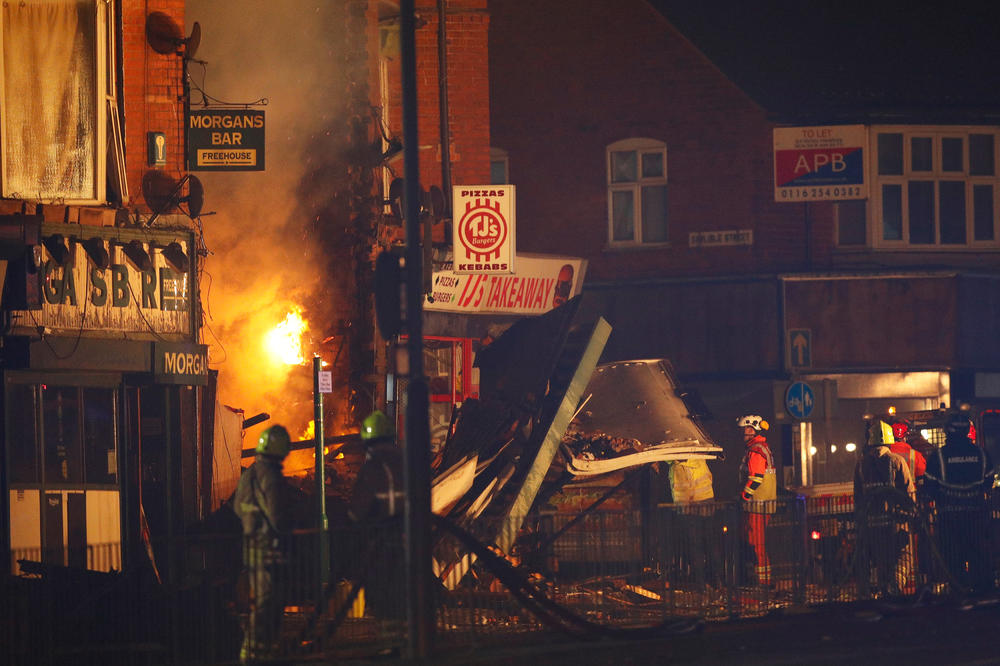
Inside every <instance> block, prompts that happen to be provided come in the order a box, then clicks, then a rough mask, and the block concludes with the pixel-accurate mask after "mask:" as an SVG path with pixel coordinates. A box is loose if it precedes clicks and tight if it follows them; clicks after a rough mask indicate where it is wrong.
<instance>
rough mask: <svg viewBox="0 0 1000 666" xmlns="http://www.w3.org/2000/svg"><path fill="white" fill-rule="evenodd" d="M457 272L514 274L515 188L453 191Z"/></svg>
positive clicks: (480, 187)
mask: <svg viewBox="0 0 1000 666" xmlns="http://www.w3.org/2000/svg"><path fill="white" fill-rule="evenodd" d="M452 218H453V220H452V243H453V246H454V253H455V261H454V272H455V273H487V274H504V275H507V274H510V273H513V272H514V247H515V245H514V186H513V185H456V186H455V187H454V188H452Z"/></svg>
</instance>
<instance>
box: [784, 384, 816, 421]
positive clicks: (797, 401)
mask: <svg viewBox="0 0 1000 666" xmlns="http://www.w3.org/2000/svg"><path fill="white" fill-rule="evenodd" d="M815 404H816V398H815V396H814V395H813V390H812V389H811V388H810V387H809V384H806V383H805V382H792V383H791V384H789V385H788V389H787V390H786V391H785V409H787V410H788V413H789V414H791V415H792V416H793V417H795V418H797V419H807V418H809V415H810V414H812V411H813V406H814V405H815Z"/></svg>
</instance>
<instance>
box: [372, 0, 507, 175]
mask: <svg viewBox="0 0 1000 666" xmlns="http://www.w3.org/2000/svg"><path fill="white" fill-rule="evenodd" d="M416 5H417V8H416V12H417V25H418V29H417V34H416V51H417V54H416V55H417V133H418V137H419V144H420V184H421V185H422V186H423V187H424V189H427V187H428V186H430V185H438V186H440V185H441V181H442V174H441V148H440V146H441V140H440V137H441V131H440V129H441V128H440V117H441V115H440V95H439V87H438V73H439V67H438V15H437V3H436V2H435V1H434V0H418V1H417V3H416ZM447 5H448V14H447V16H448V18H447V23H446V27H447V33H448V34H447V41H448V48H447V60H448V72H447V74H448V110H449V113H448V117H449V129H450V135H451V136H450V142H451V157H452V163H451V181H452V184H462V183H464V184H474V183H476V184H478V183H488V182H489V148H490V115H489V114H490V109H489V86H488V80H489V73H488V53H487V46H488V44H487V42H488V30H489V15H488V14H487V12H486V0H449V1H448V3H447ZM387 73H388V80H389V86H388V87H389V91H390V99H389V100H387V108H388V111H389V124H390V131H391V132H392V133H393V134H395V135H397V136H399V137H400V138H402V133H403V129H402V107H401V76H400V62H399V57H398V55H395V56H393V57H392V60H391V61H390V62H389V63H388V71H387ZM391 166H392V167H393V169H394V170H395V171H396V173H397V175H399V176H402V175H403V160H402V157H400V158H397V159H396V160H394V161H393V162H392V163H391Z"/></svg>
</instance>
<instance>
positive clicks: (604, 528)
mask: <svg viewBox="0 0 1000 666" xmlns="http://www.w3.org/2000/svg"><path fill="white" fill-rule="evenodd" d="M895 499H899V498H895ZM875 507H878V510H875ZM501 531H502V524H501V523H500V521H490V520H483V519H480V520H477V521H475V523H473V524H472V527H471V529H470V530H469V531H466V530H463V529H461V528H460V527H457V526H452V525H450V524H446V523H444V522H440V521H439V522H438V523H437V524H436V525H435V533H434V543H435V551H434V567H435V573H436V575H437V576H438V578H439V581H440V583H441V584H440V585H439V586H438V594H437V596H436V599H435V602H436V610H435V612H436V614H437V618H438V622H437V626H438V643H439V644H440V645H442V646H445V647H447V646H449V645H454V644H457V643H461V642H464V641H468V640H475V641H477V642H482V641H484V640H488V639H489V638H491V637H494V638H498V639H503V638H505V637H509V636H510V635H511V634H512V633H524V632H545V631H551V630H553V629H560V630H567V631H573V630H578V631H583V632H585V633H586V634H587V635H595V634H599V633H600V632H601V631H608V632H612V631H619V632H620V631H625V630H635V629H637V628H642V627H649V626H653V625H660V626H662V625H663V623H664V622H670V621H675V620H678V619H679V618H692V619H696V620H698V621H703V620H712V619H727V618H736V617H750V616H754V615H759V614H762V613H764V612H768V611H770V610H773V609H775V608H780V607H783V606H796V605H798V606H801V605H818V604H829V603H847V602H854V601H860V600H868V599H876V598H883V597H885V598H888V597H899V598H905V597H908V596H912V595H917V594H928V593H929V594H939V595H940V594H956V595H962V596H965V595H970V594H976V593H983V592H988V591H992V590H994V589H995V587H996V581H997V577H998V573H1000V561H998V555H1000V548H998V544H1000V504H997V503H995V502H994V503H993V504H990V505H987V506H983V507H979V508H974V507H959V508H955V507H948V508H945V507H935V506H934V505H933V504H932V503H929V502H918V503H917V504H912V503H907V501H899V502H895V503H893V502H881V503H879V502H875V503H869V504H868V506H866V507H855V504H854V501H853V498H852V497H850V496H835V497H823V498H797V497H796V498H782V499H779V500H776V501H774V502H768V503H760V504H758V505H756V506H754V507H753V510H747V507H745V506H742V505H740V504H736V503H731V502H706V503H698V504H685V505H671V504H668V505H661V506H659V507H656V508H655V509H652V510H647V511H611V510H608V511H594V512H592V513H589V514H586V515H583V516H580V515H574V514H561V513H542V514H535V515H533V516H531V517H530V520H528V521H527V522H526V523H525V524H524V525H523V527H522V529H521V532H520V534H519V537H518V539H517V541H516V543H515V545H514V548H513V549H512V552H511V553H500V552H499V551H498V550H497V549H496V548H491V547H490V546H489V544H490V543H491V541H492V539H493V538H495V537H496V535H497V534H500V533H501ZM470 532H472V533H470ZM320 538H328V539H329V540H330V552H331V554H332V557H331V565H330V570H329V571H326V572H321V571H319V570H318V569H317V562H318V561H319V558H318V556H317V553H318V552H319V539H320ZM280 545H281V548H280V551H279V552H280V557H277V558H273V559H271V560H268V562H267V563H266V565H264V567H263V568H264V569H266V570H267V571H268V575H269V576H270V579H269V581H268V582H269V583H270V585H271V588H272V593H273V597H272V598H273V600H274V607H276V608H277V620H278V626H277V627H276V631H275V633H274V634H273V635H271V636H267V635H266V632H265V634H264V638H266V639H267V640H264V641H257V640H256V639H257V638H260V636H257V635H256V634H255V632H256V631H257V630H256V629H255V627H258V626H262V625H260V624H259V622H260V618H258V623H257V624H255V623H253V622H251V621H250V619H251V616H252V615H253V613H254V611H255V609H256V610H257V611H258V612H262V611H261V609H260V608H259V604H257V600H256V599H255V592H256V593H258V594H259V590H260V586H259V585H257V586H255V585H251V580H250V577H251V571H254V572H256V573H259V572H260V571H261V570H263V569H262V568H261V567H257V568H248V567H247V566H246V565H245V563H246V562H254V561H255V560H254V557H253V554H252V553H249V552H245V548H246V546H247V544H245V543H244V541H243V539H242V538H241V536H240V535H238V534H228V535H211V536H206V535H198V536H191V537H186V538H184V539H180V540H176V541H175V542H173V543H172V544H169V547H168V544H165V543H154V544H150V548H149V549H147V552H148V553H153V554H154V555H153V556H154V557H155V558H157V560H158V561H157V562H156V565H157V566H156V571H157V572H158V573H159V578H158V577H157V575H156V574H155V573H154V569H153V566H152V564H151V559H150V557H149V556H148V555H147V556H145V560H144V566H139V565H136V566H134V567H129V568H128V569H127V571H126V572H124V573H121V572H119V571H117V569H118V568H119V565H120V563H121V553H120V550H119V548H118V547H117V545H115V544H109V545H102V546H92V547H88V548H87V549H86V557H85V558H83V559H82V560H80V561H85V562H86V563H87V568H77V567H72V566H67V565H66V563H67V562H69V561H70V560H69V559H67V558H68V554H65V555H63V556H58V555H59V554H56V553H49V552H47V551H45V552H43V551H42V550H41V549H35V550H26V551H15V552H14V553H13V560H14V562H15V567H16V568H15V571H14V572H13V573H12V575H9V576H7V577H6V578H5V579H4V581H3V583H2V584H3V587H4V589H3V590H0V621H2V624H0V626H2V627H3V629H2V632H3V633H2V634H0V645H2V647H0V661H2V662H4V663H11V664H20V663H24V664H36V663H42V664H62V663H95V664H96V663H100V664H118V663H122V664H130V663H143V664H145V663H165V664H166V663H170V664H174V663H191V664H209V663H211V664H215V663H227V662H230V663H235V662H236V661H237V660H238V659H239V657H240V650H241V647H242V646H243V645H244V643H246V644H247V645H249V646H251V648H252V649H253V650H255V651H256V652H254V654H261V653H265V652H266V653H268V654H271V655H277V656H280V657H286V658H287V657H302V658H303V659H308V658H318V657H319V656H320V655H323V656H324V657H330V658H338V657H342V656H349V655H351V654H365V653H368V654H372V653H374V652H376V651H385V650H391V649H394V648H395V649H401V648H402V647H403V646H404V645H405V643H406V635H405V632H406V626H407V624H406V618H405V608H406V605H405V594H406V588H405V585H404V576H403V546H402V538H401V533H400V526H399V525H398V524H396V523H389V524H383V525H379V526H372V527H366V528H348V529H338V530H333V531H330V532H328V533H325V534H323V535H320V533H317V532H315V531H301V532H297V533H295V534H292V535H290V536H289V537H288V538H287V539H286V540H285V541H284V542H283V543H282V544H280ZM75 559H79V558H75ZM74 561H75V560H74ZM324 579H325V580H326V581H328V584H326V585H323V584H322V580H324ZM259 582H260V581H258V583H259ZM248 635H249V640H246V639H247V636H248Z"/></svg>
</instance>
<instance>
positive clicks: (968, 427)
mask: <svg viewBox="0 0 1000 666" xmlns="http://www.w3.org/2000/svg"><path fill="white" fill-rule="evenodd" d="M944 432H945V434H946V435H965V436H966V437H970V436H972V432H973V430H972V419H970V418H969V415H968V414H966V413H964V412H955V413H954V414H952V415H951V416H949V417H948V421H947V422H946V423H945V424H944Z"/></svg>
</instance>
